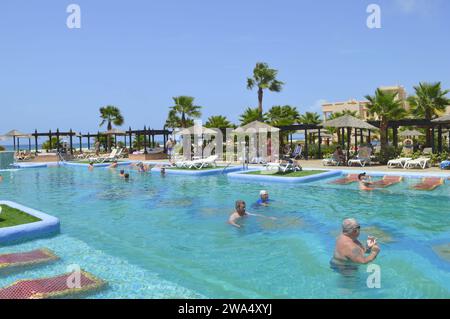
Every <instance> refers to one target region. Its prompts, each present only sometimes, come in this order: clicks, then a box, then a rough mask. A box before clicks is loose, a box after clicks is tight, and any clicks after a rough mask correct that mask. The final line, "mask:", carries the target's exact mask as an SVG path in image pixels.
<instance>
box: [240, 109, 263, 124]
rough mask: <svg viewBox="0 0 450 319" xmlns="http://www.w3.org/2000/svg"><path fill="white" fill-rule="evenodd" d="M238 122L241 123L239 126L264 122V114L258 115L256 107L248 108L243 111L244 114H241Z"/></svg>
mask: <svg viewBox="0 0 450 319" xmlns="http://www.w3.org/2000/svg"><path fill="white" fill-rule="evenodd" d="M239 121H240V122H241V125H245V124H248V123H251V122H253V121H261V122H264V121H266V115H265V114H263V115H260V113H259V109H258V108H257V107H256V108H250V107H248V108H247V109H246V110H245V111H244V113H242V114H241V116H240V117H239Z"/></svg>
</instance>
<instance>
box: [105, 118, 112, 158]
mask: <svg viewBox="0 0 450 319" xmlns="http://www.w3.org/2000/svg"><path fill="white" fill-rule="evenodd" d="M109 130H112V124H111V121H108V131H109ZM106 143H107V145H108V152H111V135H109V134H108V135H106Z"/></svg>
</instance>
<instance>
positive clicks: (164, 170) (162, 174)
mask: <svg viewBox="0 0 450 319" xmlns="http://www.w3.org/2000/svg"><path fill="white" fill-rule="evenodd" d="M161 176H166V168H165V167H161Z"/></svg>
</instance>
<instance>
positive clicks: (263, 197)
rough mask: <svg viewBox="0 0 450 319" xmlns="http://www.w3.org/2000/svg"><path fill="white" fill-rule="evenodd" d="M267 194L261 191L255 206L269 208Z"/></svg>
mask: <svg viewBox="0 0 450 319" xmlns="http://www.w3.org/2000/svg"><path fill="white" fill-rule="evenodd" d="M269 202H271V200H270V199H269V193H268V192H267V191H266V190H262V191H260V192H259V199H258V200H257V201H256V204H258V205H261V206H269Z"/></svg>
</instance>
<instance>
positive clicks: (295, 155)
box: [290, 145, 303, 159]
mask: <svg viewBox="0 0 450 319" xmlns="http://www.w3.org/2000/svg"><path fill="white" fill-rule="evenodd" d="M290 158H293V159H302V158H303V155H302V146H301V145H297V146H296V147H295V149H294V151H293V152H292V154H291V156H290Z"/></svg>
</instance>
